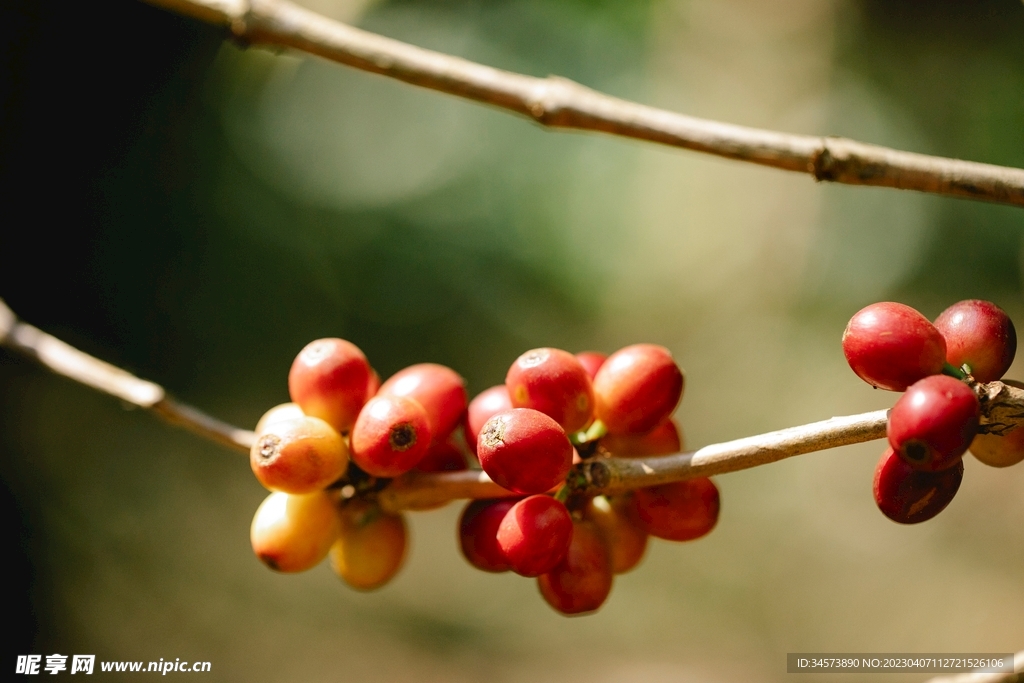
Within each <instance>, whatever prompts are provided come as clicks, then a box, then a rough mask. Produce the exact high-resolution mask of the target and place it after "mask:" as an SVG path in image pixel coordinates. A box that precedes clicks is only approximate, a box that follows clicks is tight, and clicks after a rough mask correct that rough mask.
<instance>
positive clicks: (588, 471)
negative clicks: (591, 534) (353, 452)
mask: <svg viewBox="0 0 1024 683" xmlns="http://www.w3.org/2000/svg"><path fill="white" fill-rule="evenodd" d="M885 424H886V411H884V410H876V411H874V412H871V413H864V414H862V415H851V416H848V417H833V418H832V419H830V420H824V421H822V422H814V423H812V424H807V425H801V426H799V427H790V428H789V429H783V430H780V431H777V432H770V433H768V434H759V435H757V436H750V437H747V438H744V439H737V440H735V441H727V442H725V443H719V444H713V445H711V446H705V447H704V448H701V449H700V450H697V451H693V452H691V453H677V454H675V455H662V456H657V457H650V458H595V459H592V460H589V461H586V462H583V463H580V464H579V465H576V466H575V467H574V468H573V471H572V472H571V473H570V474H569V478H568V484H569V486H570V487H571V488H572V489H574V491H575V492H577V493H580V494H583V495H596V494H599V493H614V492H617V491H626V490H629V489H636V488H641V487H644V486H656V485H658V484H665V483H668V482H673V481H682V480H684V479H693V478H695V477H708V476H711V475H713V474H725V473H727V472H738V471H740V470H746V469H750V468H751V467H758V466H759V465H767V464H769V463H773V462H778V461H779V460H784V459H786V458H791V457H793V456H794V455H802V454H804V453H811V452H813V451H821V450H825V449H828V448H837V447H839V446H847V445H850V444H855V443H861V442H863V441H871V440H873V439H881V438H883V437H884V436H885ZM496 487H497V485H496V484H495V483H494V482H492V481H491V480H490V479H489V478H488V477H487V475H486V474H484V473H483V472H449V473H440V474H412V475H405V476H402V477H399V478H398V479H396V480H395V481H394V482H392V484H391V486H389V487H387V488H386V489H384V490H383V491H381V492H380V494H379V500H380V502H381V505H382V506H383V507H385V508H386V509H389V510H402V509H415V508H419V507H430V506H431V505H435V504H438V503H441V502H444V501H446V500H451V499H453V498H498V497H502V496H510V495H513V494H511V493H509V492H508V491H504V490H503V489H501V488H500V487H499V488H496Z"/></svg>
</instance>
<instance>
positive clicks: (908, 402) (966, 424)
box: [886, 375, 981, 472]
mask: <svg viewBox="0 0 1024 683" xmlns="http://www.w3.org/2000/svg"><path fill="white" fill-rule="evenodd" d="M980 417H981V407H980V405H979V404H978V397H977V396H975V394H974V391H973V390H972V389H971V388H970V387H969V386H967V385H966V384H964V383H963V382H961V381H960V380H958V379H954V378H952V377H949V376H947V375H932V376H931V377H925V378H924V379H922V380H920V381H918V382H916V383H914V385H913V386H911V387H910V388H909V389H907V393H905V394H903V396H900V399H899V400H898V401H896V405H894V406H893V407H892V410H891V411H889V425H888V427H887V429H886V432H887V433H888V435H889V445H890V446H892V448H893V450H894V451H896V453H897V454H898V455H899V456H900V457H901V458H903V459H904V460H905V461H906V462H907V463H908V464H909V465H910V466H911V467H913V468H914V469H917V470H922V471H927V472H934V471H937V470H943V469H946V468H947V467H952V466H953V465H955V464H956V462H957V461H958V460H959V459H960V457H961V456H962V455H963V454H964V453H965V452H966V451H967V447H968V446H970V445H971V440H973V439H974V436H975V434H977V433H978V421H979V419H980Z"/></svg>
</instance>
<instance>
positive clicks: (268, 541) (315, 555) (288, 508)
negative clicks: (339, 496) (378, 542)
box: [249, 491, 339, 572]
mask: <svg viewBox="0 0 1024 683" xmlns="http://www.w3.org/2000/svg"><path fill="white" fill-rule="evenodd" d="M338 533H339V524H338V511H337V507H336V505H335V503H334V500H333V499H332V498H331V496H330V495H328V494H327V493H325V492H324V491H317V492H316V493H309V494H305V495H292V494H288V493H281V492H276V493H271V494H270V495H269V496H267V498H266V500H264V501H263V502H262V503H261V504H260V506H259V508H258V509H257V510H256V514H255V516H253V518H252V526H251V527H250V528H249V540H250V541H251V542H252V550H253V552H254V553H256V557H258V558H260V560H261V561H262V562H263V563H264V564H266V565H267V566H268V567H270V568H271V569H273V570H275V571H279V572H302V571H305V570H307V569H311V568H312V567H315V566H316V565H318V564H320V561H321V560H323V559H324V558H325V557H327V551H328V550H330V547H331V544H332V543H334V539H335V538H337V537H338Z"/></svg>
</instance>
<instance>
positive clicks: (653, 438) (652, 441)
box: [601, 419, 683, 458]
mask: <svg viewBox="0 0 1024 683" xmlns="http://www.w3.org/2000/svg"><path fill="white" fill-rule="evenodd" d="M601 447H602V448H603V449H604V450H605V451H607V452H608V453H610V454H611V455H613V456H615V457H616V458H646V457H650V456H653V455H671V454H672V453H679V452H680V451H682V450H683V431H682V429H680V427H679V425H678V424H676V421H675V420H672V419H669V420H665V421H664V422H662V423H661V424H660V425H658V426H657V427H655V428H654V429H653V430H652V431H650V432H647V433H646V434H609V435H608V436H605V437H604V438H602V439H601Z"/></svg>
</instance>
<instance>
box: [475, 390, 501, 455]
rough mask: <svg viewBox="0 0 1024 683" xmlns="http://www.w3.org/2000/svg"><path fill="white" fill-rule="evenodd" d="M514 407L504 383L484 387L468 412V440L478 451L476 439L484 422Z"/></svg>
mask: <svg viewBox="0 0 1024 683" xmlns="http://www.w3.org/2000/svg"><path fill="white" fill-rule="evenodd" d="M511 408H512V398H511V397H510V396H509V395H508V389H507V388H506V387H505V385H504V384H499V385H497V386H493V387H491V388H490V389H484V390H483V391H481V392H480V393H479V394H477V395H476V398H474V399H473V400H472V401H470V403H469V409H468V411H467V414H466V441H468V442H469V444H470V446H471V447H472V448H473V451H474V452H475V451H476V440H477V438H478V437H479V436H480V430H481V429H483V428H484V423H485V422H487V421H488V420H490V419H491V418H492V417H494V416H495V415H496V414H498V413H500V412H501V411H503V410H509V409H511Z"/></svg>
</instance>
